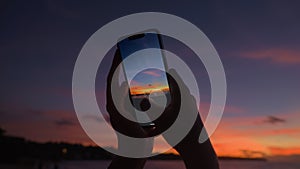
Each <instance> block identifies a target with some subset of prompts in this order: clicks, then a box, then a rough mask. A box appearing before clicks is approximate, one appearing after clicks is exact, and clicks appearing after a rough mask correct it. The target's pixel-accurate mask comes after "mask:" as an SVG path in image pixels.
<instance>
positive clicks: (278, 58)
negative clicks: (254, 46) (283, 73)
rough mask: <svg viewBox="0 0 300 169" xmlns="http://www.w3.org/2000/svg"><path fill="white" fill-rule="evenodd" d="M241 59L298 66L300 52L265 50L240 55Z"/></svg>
mask: <svg viewBox="0 0 300 169" xmlns="http://www.w3.org/2000/svg"><path fill="white" fill-rule="evenodd" d="M240 55H241V56H242V57H246V58H251V59H258V60H269V61H271V62H273V63H281V64H300V51H298V50H289V49H265V50H257V51H248V52H242V53H240Z"/></svg>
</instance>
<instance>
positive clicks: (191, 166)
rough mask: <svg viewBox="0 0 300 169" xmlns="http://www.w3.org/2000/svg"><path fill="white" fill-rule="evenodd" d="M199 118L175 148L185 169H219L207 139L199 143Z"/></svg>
mask: <svg viewBox="0 0 300 169" xmlns="http://www.w3.org/2000/svg"><path fill="white" fill-rule="evenodd" d="M203 127H204V126H203V123H202V121H201V119H200V116H198V117H197V120H196V122H195V124H194V126H193V127H192V129H191V130H190V132H189V133H188V134H187V136H186V137H185V138H184V139H183V140H182V141H181V142H180V143H179V144H178V145H176V146H175V149H176V150H177V151H178V152H179V154H180V156H181V157H182V158H183V160H184V163H185V165H186V168H187V169H196V168H197V169H199V168H200V167H199V166H201V168H203V169H219V163H218V157H217V155H216V153H215V151H214V148H213V146H212V144H211V142H210V140H209V138H208V139H207V140H206V141H205V142H204V143H199V141H198V140H199V136H200V133H201V130H202V128H203Z"/></svg>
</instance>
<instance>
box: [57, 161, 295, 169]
mask: <svg viewBox="0 0 300 169" xmlns="http://www.w3.org/2000/svg"><path fill="white" fill-rule="evenodd" d="M109 163H110V161H65V162H62V163H61V164H60V166H59V169H102V168H107V166H108V165H109ZM144 168H145V169H166V168H168V169H185V166H184V163H183V162H182V161H179V160H148V161H147V163H146V166H145V167H144ZM237 168H238V169H300V162H293V163H291V162H273V161H272V162H269V161H239V160H220V169H237Z"/></svg>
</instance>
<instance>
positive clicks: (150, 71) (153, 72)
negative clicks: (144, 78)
mask: <svg viewBox="0 0 300 169" xmlns="http://www.w3.org/2000/svg"><path fill="white" fill-rule="evenodd" d="M143 73H144V74H147V75H151V76H155V77H160V76H161V75H160V74H159V73H157V72H155V71H154V70H147V71H143Z"/></svg>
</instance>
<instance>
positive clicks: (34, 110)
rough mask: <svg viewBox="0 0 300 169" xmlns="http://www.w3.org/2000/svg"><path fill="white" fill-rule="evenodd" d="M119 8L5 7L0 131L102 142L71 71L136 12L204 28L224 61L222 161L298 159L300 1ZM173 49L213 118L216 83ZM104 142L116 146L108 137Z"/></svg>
mask: <svg viewBox="0 0 300 169" xmlns="http://www.w3.org/2000/svg"><path fill="white" fill-rule="evenodd" d="M121 2H122V1H120V2H119V3H121ZM119 3H118V2H112V1H107V2H105V3H103V2H101V1H99V2H96V1H95V2H94V3H85V4H80V3H78V2H73V1H66V2H61V1H56V0H54V1H50V0H49V1H48V0H44V1H37V2H27V1H24V2H23V1H19V2H18V3H17V2H14V1H1V2H0V8H1V10H0V20H1V26H0V37H1V38H0V70H1V71H0V77H1V88H0V93H1V97H0V127H1V128H3V129H5V130H6V131H7V134H8V135H14V136H20V137H25V138H26V139H29V140H34V141H40V142H46V141H67V142H71V143H83V144H87V145H89V144H93V142H92V141H91V140H90V139H89V137H88V136H87V135H86V134H85V132H84V131H83V129H82V128H81V126H80V124H79V122H78V120H77V118H76V114H75V111H74V108H73V102H72V90H71V89H72V73H73V68H74V64H75V61H76V59H77V56H78V54H79V52H80V50H81V48H82V46H83V45H84V43H85V42H86V41H87V39H88V38H89V37H90V36H91V35H92V34H93V33H94V32H95V31H97V30H98V29H99V28H100V27H101V26H103V25H105V24H106V23H108V22H110V21H112V20H114V19H117V18H119V17H121V16H124V15H127V14H131V13H136V12H144V11H157V12H165V13H170V14H174V15H177V16H179V17H182V18H184V19H187V20H189V21H190V22H192V23H193V24H195V25H196V26H198V27H199V28H200V29H201V30H202V31H203V32H204V33H205V34H206V35H207V37H208V38H209V39H210V40H211V42H212V43H213V45H214V46H215V48H216V50H217V51H218V53H219V55H220V58H221V60H222V62H223V65H224V69H225V73H226V78H227V103H226V108H225V112H224V115H223V118H222V120H221V123H220V125H219V126H218V128H217V130H216V132H215V133H214V135H213V136H212V138H211V140H212V143H213V145H214V147H215V150H216V152H217V154H218V155H220V156H239V157H266V156H268V157H272V158H274V159H283V158H284V159H295V158H297V159H298V161H299V159H300V87H299V86H300V22H299V18H300V11H299V7H300V3H299V2H298V3H297V2H296V1H290V2H286V1H281V2H279V1H263V2H262V1H249V2H239V1H237V2H231V3H230V2H227V3H225V2H223V3H222V2H221V3H216V2H213V3H200V2H197V3H187V2H181V3H180V2H172V4H169V3H167V1H166V2H162V1H145V2H141V1H137V2H136V3H134V2H132V3H125V4H119ZM170 29H172V28H170ZM183 31H184V30H183ZM164 46H165V48H166V49H167V50H170V51H172V52H174V53H176V54H177V55H178V56H181V57H182V59H183V60H184V61H185V62H186V63H187V64H188V65H189V66H190V68H191V69H192V71H193V73H194V74H195V76H196V77H197V82H198V85H199V91H200V95H201V103H200V112H201V113H202V114H201V115H202V117H203V119H205V117H206V115H207V114H206V112H207V111H208V108H209V104H210V84H209V80H208V76H207V73H206V71H205V69H204V67H203V65H201V62H199V61H195V60H194V59H193V58H195V56H194V54H193V52H191V51H190V50H189V49H188V48H187V47H184V45H183V44H181V43H179V42H176V41H175V40H172V39H170V38H169V39H168V38H165V40H164ZM114 49H115V48H114ZM114 49H112V50H111V51H110V53H109V54H108V56H110V55H112V53H113V50H114ZM111 59H112V57H106V59H105V60H103V63H101V65H100V68H99V72H98V73H99V74H98V76H97V81H96V86H97V90H96V92H97V97H98V99H99V102H100V103H103V102H104V101H105V97H104V94H105V80H106V76H107V72H108V70H109V67H110V65H111ZM96 120H97V119H96ZM99 135H100V136H101V137H107V138H110V135H109V134H107V133H101V129H99Z"/></svg>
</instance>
